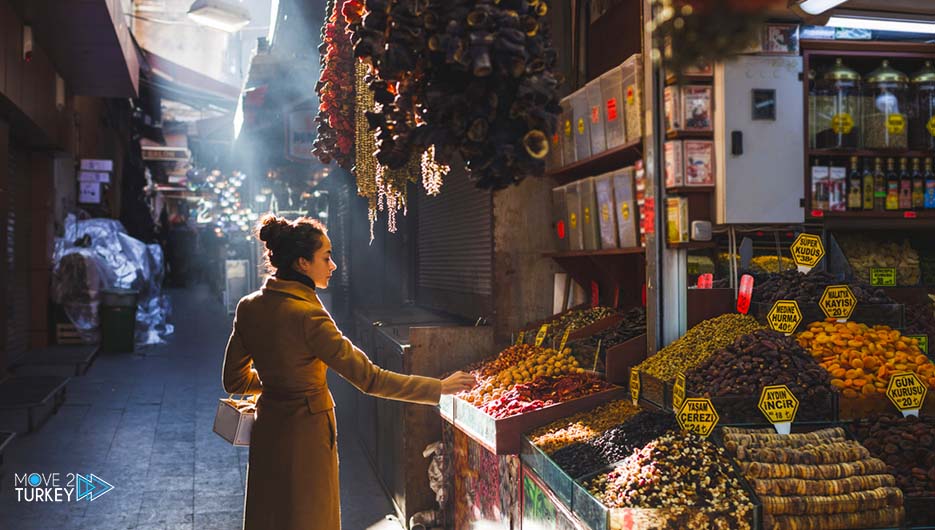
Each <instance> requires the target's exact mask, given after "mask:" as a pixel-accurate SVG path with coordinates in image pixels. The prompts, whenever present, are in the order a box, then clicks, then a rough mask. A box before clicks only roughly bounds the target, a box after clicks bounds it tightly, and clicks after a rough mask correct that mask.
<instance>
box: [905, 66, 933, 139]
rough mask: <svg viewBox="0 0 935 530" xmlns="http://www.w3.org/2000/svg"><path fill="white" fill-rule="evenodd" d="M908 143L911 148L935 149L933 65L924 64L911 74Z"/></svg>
mask: <svg viewBox="0 0 935 530" xmlns="http://www.w3.org/2000/svg"><path fill="white" fill-rule="evenodd" d="M909 145H910V147H911V148H912V149H918V150H926V149H935V66H933V65H932V61H925V66H924V67H923V68H922V69H921V70H919V71H918V72H916V73H915V74H913V75H912V108H911V113H910V116H909Z"/></svg>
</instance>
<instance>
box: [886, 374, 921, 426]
mask: <svg viewBox="0 0 935 530" xmlns="http://www.w3.org/2000/svg"><path fill="white" fill-rule="evenodd" d="M927 392H928V388H927V387H926V386H925V383H923V382H922V380H921V379H919V376H917V375H916V374H914V373H913V372H899V373H897V374H893V376H892V377H890V384H889V385H888V386H887V387H886V397H888V398H890V401H892V402H893V405H896V408H898V409H899V410H901V411H902V413H903V416H918V415H919V409H921V408H922V402H923V401H925V394H926V393H927Z"/></svg>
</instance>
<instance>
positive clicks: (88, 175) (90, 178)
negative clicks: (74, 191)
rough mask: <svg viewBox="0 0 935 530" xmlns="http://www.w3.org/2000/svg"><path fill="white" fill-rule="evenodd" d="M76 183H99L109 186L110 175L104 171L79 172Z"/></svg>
mask: <svg viewBox="0 0 935 530" xmlns="http://www.w3.org/2000/svg"><path fill="white" fill-rule="evenodd" d="M78 182H100V183H101V184H110V173H108V172H106V171H79V172H78Z"/></svg>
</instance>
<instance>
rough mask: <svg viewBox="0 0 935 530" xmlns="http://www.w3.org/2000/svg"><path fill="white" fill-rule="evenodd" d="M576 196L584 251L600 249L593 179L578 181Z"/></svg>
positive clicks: (599, 231)
mask: <svg viewBox="0 0 935 530" xmlns="http://www.w3.org/2000/svg"><path fill="white" fill-rule="evenodd" d="M576 184H577V186H578V196H579V198H580V200H581V217H580V219H579V222H580V223H581V233H582V237H583V240H584V250H599V249H600V248H601V227H600V223H599V221H598V209H597V194H596V193H595V191H594V178H593V177H592V178H586V179H584V180H579V181H578V182H577V183H576Z"/></svg>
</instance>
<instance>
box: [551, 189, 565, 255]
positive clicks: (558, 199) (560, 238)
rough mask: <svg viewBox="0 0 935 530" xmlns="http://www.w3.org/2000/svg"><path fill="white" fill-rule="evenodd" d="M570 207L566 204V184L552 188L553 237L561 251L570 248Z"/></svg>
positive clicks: (556, 246)
mask: <svg viewBox="0 0 935 530" xmlns="http://www.w3.org/2000/svg"><path fill="white" fill-rule="evenodd" d="M568 236H569V234H568V208H567V206H566V205H565V186H559V187H557V188H552V238H553V240H554V241H555V248H556V249H557V250H559V251H565V250H568Z"/></svg>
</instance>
